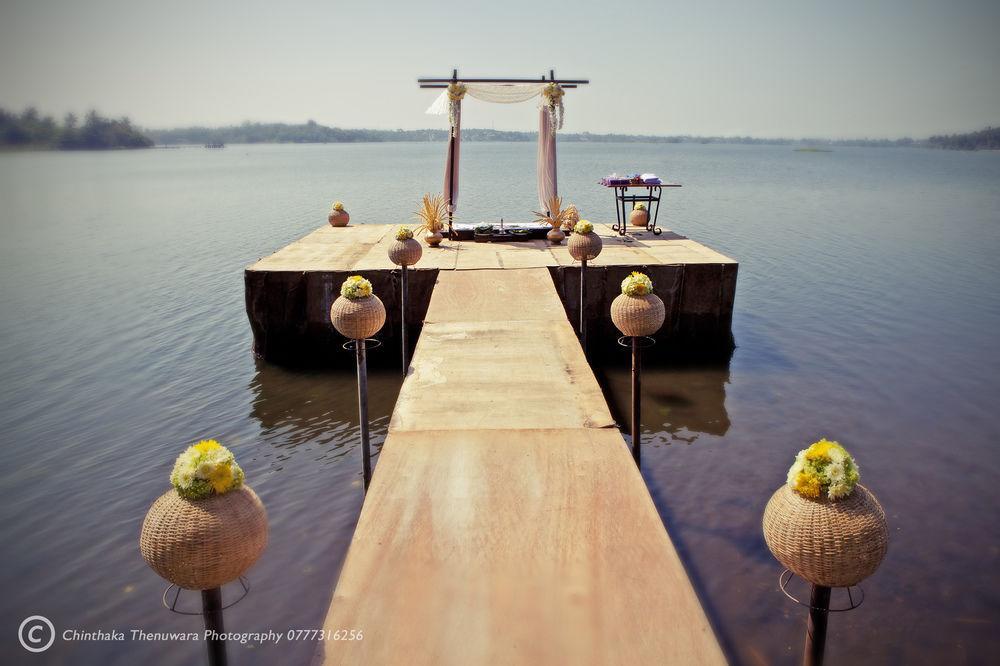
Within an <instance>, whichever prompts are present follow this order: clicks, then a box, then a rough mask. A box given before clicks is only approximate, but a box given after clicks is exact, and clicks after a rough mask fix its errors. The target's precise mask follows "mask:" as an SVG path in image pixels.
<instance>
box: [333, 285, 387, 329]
mask: <svg viewBox="0 0 1000 666" xmlns="http://www.w3.org/2000/svg"><path fill="white" fill-rule="evenodd" d="M340 294H341V295H340V296H338V297H337V300H335V301H334V302H333V305H331V306H330V322H331V323H332V324H333V327H334V328H336V329H337V331H338V332H339V333H340V334H341V335H343V336H344V337H345V338H350V339H351V340H364V339H366V338H370V337H371V336H373V335H375V334H376V333H378V332H379V330H381V328H382V325H383V324H385V305H383V304H382V301H381V300H380V299H379V297H378V296H376V295H375V294H373V293H372V286H371V283H370V282H368V280H365V279H364V278H362V277H361V276H360V275H352V276H351V277H349V278H347V280H346V281H345V282H344V285H343V286H342V287H341V289H340Z"/></svg>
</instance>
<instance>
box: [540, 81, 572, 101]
mask: <svg viewBox="0 0 1000 666" xmlns="http://www.w3.org/2000/svg"><path fill="white" fill-rule="evenodd" d="M565 94H566V91H565V90H563V89H562V86H560V85H559V84H558V83H550V84H548V85H547V86H545V87H544V88H542V96H543V97H544V98H545V100H546V101H547V102H548V103H549V104H556V103H558V102H559V100H560V99H562V97H563V95H565Z"/></svg>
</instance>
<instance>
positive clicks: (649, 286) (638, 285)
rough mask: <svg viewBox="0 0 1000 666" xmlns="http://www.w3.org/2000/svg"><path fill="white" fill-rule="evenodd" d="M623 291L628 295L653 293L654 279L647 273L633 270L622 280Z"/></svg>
mask: <svg viewBox="0 0 1000 666" xmlns="http://www.w3.org/2000/svg"><path fill="white" fill-rule="evenodd" d="M622 293H623V294H625V295H626V296H645V295H647V294H652V293H653V281H652V280H650V279H649V276H648V275H646V274H645V273H640V272H638V271H632V274H631V275H629V276H628V277H627V278H625V279H624V280H622Z"/></svg>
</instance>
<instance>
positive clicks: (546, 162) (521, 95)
mask: <svg viewBox="0 0 1000 666" xmlns="http://www.w3.org/2000/svg"><path fill="white" fill-rule="evenodd" d="M549 83H550V82H549V81H540V82H538V83H465V84H464V85H465V94H466V95H467V96H469V97H474V98H476V99H478V100H482V101H484V102H493V103H495V104H517V103H519V102H527V101H528V100H530V99H532V98H533V97H539V98H540V99H539V103H538V107H539V115H538V117H539V122H538V163H537V170H538V202H539V205H540V206H541V208H540V210H543V211H544V210H548V205H549V204H548V202H549V200H550V199H551V198H552V197H554V196H556V195H557V194H558V193H559V189H558V187H557V183H556V134H555V128H553V127H552V123H551V115H550V113H549V111H548V108H547V107H546V105H545V100H544V98H542V97H541V94H542V90H543V89H544V88H545V86H547V85H549ZM449 102H450V100H449V99H448V91H447V90H444V91H443V92H442V93H441V94H440V95H439V96H438V97H437V99H435V100H434V103H433V104H431V105H430V106H429V107H428V108H427V113H429V114H432V115H442V116H443V115H448V113H449V111H450V109H451V106H450V103H449ZM461 116H462V102H461V100H459V101H458V102H456V103H455V113H454V114H453V116H452V125H453V127H452V131H451V133H450V136H449V139H448V161H447V162H446V163H445V168H444V169H445V170H444V198H445V201H446V202H448V210H449V212H451V213H454V211H455V208H456V204H457V202H458V162H459V148H460V146H461V140H462V132H461Z"/></svg>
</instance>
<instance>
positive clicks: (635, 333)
mask: <svg viewBox="0 0 1000 666" xmlns="http://www.w3.org/2000/svg"><path fill="white" fill-rule="evenodd" d="M665 318H666V308H665V307H664V306H663V301H662V300H660V297H659V296H657V295H656V294H646V295H645V296H628V295H627V294H619V295H618V297H617V298H615V300H613V301H611V321H612V322H614V324H615V326H617V327H618V330H620V331H621V332H622V333H623V334H624V335H628V336H631V337H634V338H638V337H641V336H644V335H652V334H653V333H656V332H657V331H658V330H660V327H661V326H663V320H664V319H665Z"/></svg>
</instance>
